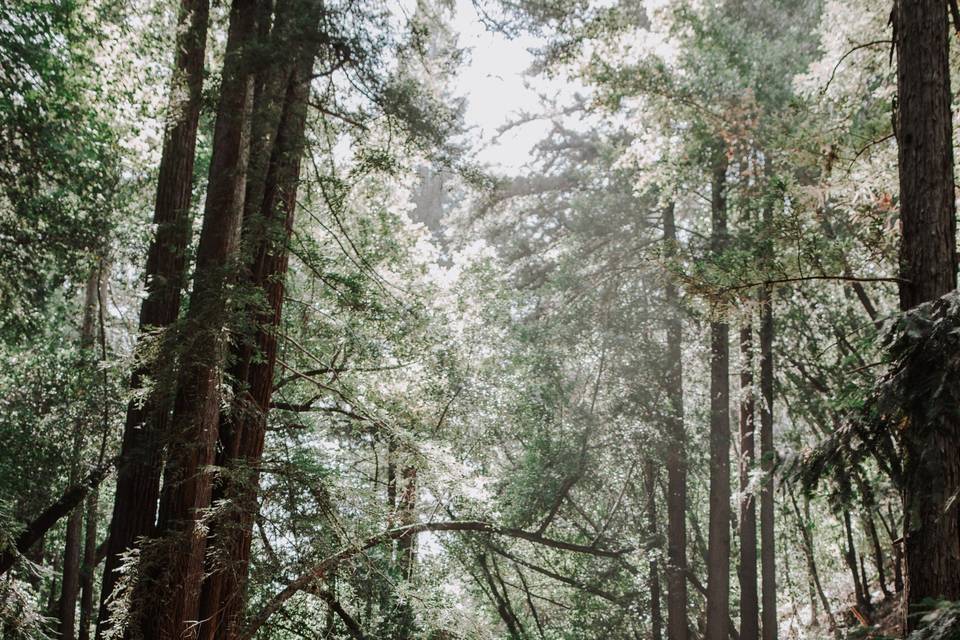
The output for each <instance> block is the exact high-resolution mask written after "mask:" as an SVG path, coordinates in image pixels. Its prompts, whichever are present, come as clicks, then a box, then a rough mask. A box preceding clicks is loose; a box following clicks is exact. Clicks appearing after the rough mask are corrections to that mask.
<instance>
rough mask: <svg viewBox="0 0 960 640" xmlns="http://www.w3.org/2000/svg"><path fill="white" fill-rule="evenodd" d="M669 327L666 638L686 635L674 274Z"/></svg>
mask: <svg viewBox="0 0 960 640" xmlns="http://www.w3.org/2000/svg"><path fill="white" fill-rule="evenodd" d="M674 216H675V213H674V205H673V203H672V202H671V203H670V204H669V205H667V208H666V210H665V211H664V213H663V240H664V244H665V245H666V246H665V250H664V253H665V255H667V256H673V255H676V251H677V247H676V245H677V225H676V219H675V217H674ZM664 298H665V302H666V307H667V309H666V313H667V321H666V325H667V326H666V329H667V354H666V356H667V363H666V364H667V375H666V377H665V380H664V386H665V389H666V393H667V401H668V403H669V407H668V414H667V420H666V422H667V424H666V425H665V426H666V433H667V437H668V438H669V442H670V446H669V448H668V451H667V460H666V464H667V638H668V640H687V636H688V626H687V520H686V517H687V516H686V510H687V453H686V450H687V434H686V429H685V428H684V422H683V322H682V321H681V319H680V304H679V296H678V295H677V287H676V285H675V284H674V281H673V279H672V278H671V277H669V276H668V277H667V279H666V285H665V287H664Z"/></svg>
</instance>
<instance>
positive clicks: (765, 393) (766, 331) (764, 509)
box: [760, 169, 779, 640]
mask: <svg viewBox="0 0 960 640" xmlns="http://www.w3.org/2000/svg"><path fill="white" fill-rule="evenodd" d="M768 172H769V169H768ZM763 226H764V228H765V229H766V230H767V233H772V227H773V206H772V203H771V202H770V201H769V199H768V202H767V204H766V206H764V208H763ZM764 253H765V255H764V260H765V261H766V262H767V263H770V262H772V260H773V255H772V251H771V249H767V250H765V252H764ZM776 460H777V452H776V449H774V446H773V299H772V296H771V290H770V287H769V286H763V287H761V288H760V469H761V470H762V471H763V482H762V484H761V485H760V593H761V595H760V598H761V605H762V609H761V616H762V620H761V623H762V624H761V633H762V638H763V640H777V632H778V625H779V620H778V616H777V554H776V549H775V545H776V531H775V530H774V503H773V490H774V483H773V468H774V465H775V464H776Z"/></svg>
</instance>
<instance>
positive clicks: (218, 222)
mask: <svg viewBox="0 0 960 640" xmlns="http://www.w3.org/2000/svg"><path fill="white" fill-rule="evenodd" d="M257 6H258V3H257V0H234V2H233V5H232V7H231V10H230V26H229V31H228V36H227V48H226V53H225V57H224V68H223V80H222V83H221V93H220V101H219V104H218V107H217V119H216V125H215V128H214V137H213V156H212V159H211V163H210V176H209V180H208V183H207V201H206V205H205V207H204V215H203V227H202V229H201V232H200V243H199V247H198V249H197V265H196V270H195V273H194V283H193V292H192V294H191V296H190V308H189V310H188V312H187V317H186V321H185V326H184V330H183V332H182V333H181V336H182V337H181V343H183V351H182V362H181V365H180V371H179V375H178V379H177V392H176V399H175V401H174V408H173V418H172V422H171V425H172V426H174V427H175V428H176V431H175V432H171V434H170V444H169V453H168V459H167V463H166V467H165V469H164V487H163V493H162V496H161V500H160V510H159V517H158V519H157V530H158V534H159V537H160V539H159V540H158V541H157V543H156V544H154V545H152V546H151V548H150V550H149V553H144V554H142V555H141V562H140V573H141V575H140V584H139V585H138V588H137V591H138V594H137V598H136V603H137V605H138V607H140V608H141V609H142V611H140V612H139V613H140V615H139V627H140V629H139V631H140V632H141V633H142V634H143V636H144V638H146V639H147V640H150V639H152V638H160V639H167V638H180V637H183V636H184V635H188V636H190V635H192V634H195V633H196V629H195V627H192V626H191V624H192V622H191V621H195V620H196V619H197V614H198V609H199V607H198V601H199V597H200V585H201V581H202V578H203V567H204V554H205V551H206V535H205V531H204V529H203V518H204V510H205V509H206V508H207V507H209V506H210V496H211V487H212V478H211V471H210V467H211V466H212V464H213V462H214V449H215V445H216V441H217V433H218V426H219V418H220V385H221V375H222V374H221V371H222V368H223V366H224V363H225V359H226V348H227V344H226V333H227V331H226V330H227V325H228V315H229V310H228V306H227V304H228V303H227V297H228V295H229V291H230V286H231V284H232V281H233V280H234V278H235V273H236V261H237V257H238V256H237V253H238V251H237V250H238V244H239V231H240V224H241V220H242V217H243V202H244V191H245V180H246V168H247V160H248V152H249V137H250V112H251V107H252V102H253V83H254V76H253V74H252V73H251V67H252V63H253V60H252V57H253V56H252V44H253V43H254V40H255V34H256V26H257V23H256V14H257Z"/></svg>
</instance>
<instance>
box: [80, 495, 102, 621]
mask: <svg viewBox="0 0 960 640" xmlns="http://www.w3.org/2000/svg"><path fill="white" fill-rule="evenodd" d="M99 503H100V491H99V490H98V489H94V490H93V491H91V492H90V495H88V496H87V523H86V531H85V534H84V535H85V536H86V538H85V540H84V546H83V565H82V567H81V571H80V587H81V591H80V631H79V633H78V635H77V637H78V638H79V640H89V638H90V626H91V623H92V622H93V588H94V580H93V579H94V574H96V572H97V525H98V524H99V522H100V504H99Z"/></svg>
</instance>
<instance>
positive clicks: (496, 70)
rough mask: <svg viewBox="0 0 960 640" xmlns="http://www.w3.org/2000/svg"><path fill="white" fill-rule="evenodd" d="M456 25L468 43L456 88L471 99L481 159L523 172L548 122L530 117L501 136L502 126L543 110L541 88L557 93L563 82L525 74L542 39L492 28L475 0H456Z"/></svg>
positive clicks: (470, 118) (469, 112) (469, 111)
mask: <svg viewBox="0 0 960 640" xmlns="http://www.w3.org/2000/svg"><path fill="white" fill-rule="evenodd" d="M452 26H453V28H454V30H455V31H456V33H457V34H458V35H459V45H460V46H461V47H463V48H465V49H467V56H466V62H465V64H464V66H463V67H462V68H461V70H460V73H459V74H458V75H457V78H456V80H455V82H454V87H453V91H454V93H455V94H457V95H459V96H464V97H466V99H467V106H466V113H465V114H464V119H465V121H466V123H467V125H468V126H469V127H471V132H470V133H471V137H472V138H473V139H474V140H475V142H476V144H477V148H478V149H479V151H478V154H477V160H478V161H480V162H482V163H485V164H489V165H490V166H491V167H492V168H494V169H495V170H498V171H501V172H504V173H516V172H520V171H522V168H523V165H525V164H526V163H527V162H528V160H529V159H530V151H531V149H532V148H533V146H534V145H535V144H536V143H537V142H538V141H539V140H540V139H541V138H543V137H544V135H545V134H546V133H547V131H548V130H549V123H548V122H546V121H544V120H537V121H534V122H529V123H526V124H523V125H521V126H518V127H513V128H511V129H510V130H509V131H507V132H505V133H504V134H503V135H501V136H499V137H498V136H497V133H498V130H499V129H500V128H501V127H503V126H504V125H507V124H509V123H511V122H514V121H516V120H517V119H518V118H520V117H521V115H523V114H524V113H537V112H541V111H542V105H541V102H540V98H539V96H540V93H538V92H543V93H544V94H546V95H554V94H556V93H557V92H561V91H563V88H562V87H560V86H558V85H557V84H555V83H552V82H550V81H548V80H545V79H542V78H527V77H525V76H524V72H525V71H526V70H527V69H528V68H529V67H530V65H531V64H532V62H533V55H532V54H531V52H530V49H531V48H535V47H537V46H539V45H540V44H541V41H539V40H537V39H536V38H533V37H530V36H522V37H519V38H516V39H513V40H510V39H508V38H507V37H505V36H504V35H503V34H500V33H495V32H491V31H488V30H487V28H486V27H485V26H484V25H483V23H482V22H481V21H480V18H479V16H478V14H477V11H476V9H475V8H474V6H473V3H472V2H471V0H457V2H456V7H455V13H454V18H453V25H452Z"/></svg>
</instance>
